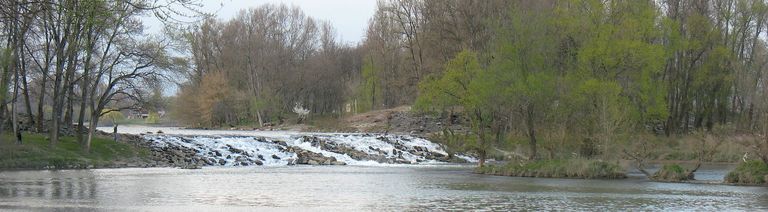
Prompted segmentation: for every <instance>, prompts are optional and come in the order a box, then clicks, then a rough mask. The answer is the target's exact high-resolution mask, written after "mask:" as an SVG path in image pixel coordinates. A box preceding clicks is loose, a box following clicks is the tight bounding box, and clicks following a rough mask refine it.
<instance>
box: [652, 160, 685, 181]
mask: <svg viewBox="0 0 768 212" xmlns="http://www.w3.org/2000/svg"><path fill="white" fill-rule="evenodd" d="M651 179H652V180H656V181H664V182H680V181H686V180H693V173H691V172H690V171H689V170H687V169H685V168H683V167H682V166H680V165H678V164H664V166H662V167H661V168H660V169H659V170H658V171H656V173H654V174H653V175H652V176H651Z"/></svg>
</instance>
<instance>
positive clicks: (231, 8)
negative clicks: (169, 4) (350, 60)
mask: <svg viewBox="0 0 768 212" xmlns="http://www.w3.org/2000/svg"><path fill="white" fill-rule="evenodd" d="M281 3H283V4H286V5H288V6H291V5H295V6H298V7H299V8H301V10H302V11H304V13H305V14H306V15H307V16H310V17H313V18H316V19H319V20H327V21H330V22H331V24H332V25H333V26H334V28H336V31H337V33H338V36H339V38H340V39H341V40H342V41H343V42H345V43H353V44H354V43H358V42H360V41H361V40H362V39H363V36H365V29H366V27H367V26H368V20H369V19H370V18H371V17H372V16H373V13H374V12H375V9H376V0H203V4H204V6H203V8H202V11H203V12H208V13H214V14H216V17H217V18H218V19H219V20H224V21H226V20H230V19H232V18H233V17H234V16H235V15H237V13H238V12H239V11H240V10H243V9H246V8H251V7H258V6H260V5H263V4H275V5H279V4H281ZM145 26H146V27H147V29H146V30H147V32H149V33H155V32H160V30H161V26H160V24H159V22H158V21H155V20H145Z"/></svg>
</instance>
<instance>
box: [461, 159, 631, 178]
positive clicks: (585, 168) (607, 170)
mask: <svg viewBox="0 0 768 212" xmlns="http://www.w3.org/2000/svg"><path fill="white" fill-rule="evenodd" d="M475 172H476V173H480V174H490V175H502V176H515V177H548V178H584V179H619V178H626V174H625V173H624V170H623V169H622V168H621V167H620V166H619V165H618V164H614V163H609V162H604V161H598V160H586V159H572V160H539V161H533V162H521V163H517V162H508V163H507V164H504V165H487V166H484V167H480V168H477V169H476V170H475Z"/></svg>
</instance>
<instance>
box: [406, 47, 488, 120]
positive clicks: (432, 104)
mask: <svg viewBox="0 0 768 212" xmlns="http://www.w3.org/2000/svg"><path fill="white" fill-rule="evenodd" d="M480 72H481V68H480V63H479V62H478V60H477V54H475V53H474V52H470V51H466V50H465V51H462V52H459V53H458V54H457V55H456V57H454V59H452V60H450V61H448V63H447V64H446V65H445V71H444V72H443V73H442V75H439V76H431V77H429V78H427V79H425V80H424V81H422V82H421V84H420V86H419V88H420V92H419V97H418V98H417V99H416V103H415V104H414V109H415V110H420V111H429V110H433V109H438V110H441V109H444V108H448V107H452V106H461V107H464V108H465V109H467V110H472V109H474V108H478V107H479V106H480V104H481V103H482V101H483V100H482V99H480V96H479V95H480V93H481V92H482V91H483V89H482V88H483V87H481V86H483V85H488V84H489V83H487V82H485V81H482V80H481V81H477V80H476V79H477V78H476V77H477V75H478V74H479V73H480Z"/></svg>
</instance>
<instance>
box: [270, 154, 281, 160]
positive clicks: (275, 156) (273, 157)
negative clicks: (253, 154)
mask: <svg viewBox="0 0 768 212" xmlns="http://www.w3.org/2000/svg"><path fill="white" fill-rule="evenodd" d="M272 159H275V160H280V157H278V156H277V155H272Z"/></svg>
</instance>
